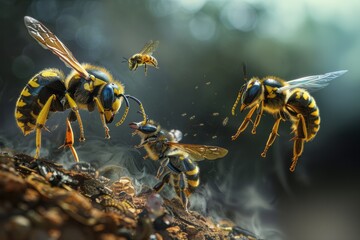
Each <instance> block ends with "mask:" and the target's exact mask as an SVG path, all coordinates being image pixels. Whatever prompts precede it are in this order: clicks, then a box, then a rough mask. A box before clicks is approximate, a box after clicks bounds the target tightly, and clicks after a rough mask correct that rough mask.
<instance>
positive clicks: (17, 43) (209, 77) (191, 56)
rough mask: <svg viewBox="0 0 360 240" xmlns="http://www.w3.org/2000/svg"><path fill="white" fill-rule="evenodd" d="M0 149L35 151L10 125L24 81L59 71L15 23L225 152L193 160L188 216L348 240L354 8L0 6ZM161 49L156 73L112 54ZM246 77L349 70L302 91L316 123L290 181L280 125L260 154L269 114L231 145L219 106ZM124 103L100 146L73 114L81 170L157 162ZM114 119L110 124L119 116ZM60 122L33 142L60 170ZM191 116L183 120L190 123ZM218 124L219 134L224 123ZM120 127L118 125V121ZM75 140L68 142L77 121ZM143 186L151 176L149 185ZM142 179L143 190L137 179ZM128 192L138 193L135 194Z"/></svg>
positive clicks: (351, 225) (322, 4)
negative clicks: (32, 28) (42, 33)
mask: <svg viewBox="0 0 360 240" xmlns="http://www.w3.org/2000/svg"><path fill="white" fill-rule="evenodd" d="M0 2H1V5H0V29H1V37H0V41H1V42H0V43H1V65H0V69H1V71H0V116H1V119H0V124H1V125H0V126H1V127H0V144H1V147H2V148H3V149H6V148H13V149H16V150H17V151H23V152H26V153H29V154H34V149H35V135H34V134H31V135H30V136H26V137H24V136H22V134H21V132H20V130H19V129H18V128H17V126H16V124H15V119H14V116H13V112H14V107H15V102H16V100H17V98H18V96H19V94H20V92H21V90H22V88H23V87H24V86H25V85H26V83H27V81H28V80H29V79H30V78H31V77H32V76H33V75H34V74H35V73H37V72H38V71H40V70H41V69H44V68H49V67H56V68H60V69H62V70H63V71H65V72H66V73H68V72H69V69H68V68H66V67H65V66H64V64H63V63H62V62H61V61H60V60H59V59H58V58H57V57H56V56H55V55H53V54H52V53H50V52H49V51H47V50H43V49H42V48H41V47H40V46H39V45H38V44H37V43H36V42H35V41H34V39H32V38H31V37H30V35H29V34H28V32H27V30H26V28H25V26H24V23H23V17H24V16H25V15H29V16H32V17H34V18H36V19H38V20H40V21H42V22H43V23H44V24H45V25H46V26H47V27H48V28H49V29H51V30H52V31H53V32H54V33H55V34H56V35H57V36H58V37H59V38H60V39H61V40H62V41H63V42H64V43H65V44H66V45H67V46H68V48H69V49H70V50H71V51H72V52H73V54H74V56H75V57H76V58H77V59H78V60H79V61H80V62H89V63H93V64H96V65H101V66H104V67H106V68H107V69H109V70H110V71H111V72H112V73H113V75H114V76H115V77H116V78H117V79H119V80H120V81H121V82H122V83H124V85H125V88H126V92H127V93H128V94H131V95H133V96H136V97H137V98H139V99H141V101H142V102H143V104H144V106H145V109H146V111H147V114H148V115H149V116H150V118H152V119H154V120H156V121H158V122H160V123H161V125H162V126H163V127H164V128H167V129H173V128H175V129H179V130H181V131H182V132H183V133H184V134H185V137H184V139H183V142H186V143H193V144H207V145H218V146H222V147H226V148H228V149H229V154H228V155H227V157H225V158H224V159H222V160H218V161H213V162H210V161H208V162H206V161H204V162H201V163H200V168H201V180H202V185H201V186H200V188H199V190H198V192H197V193H196V194H194V195H193V197H192V199H191V203H192V209H194V210H197V211H201V212H203V213H204V214H206V215H208V216H211V217H213V218H215V219H223V218H229V219H231V220H232V221H234V222H236V224H237V225H239V226H242V227H244V228H246V229H248V230H250V231H252V232H254V233H256V234H257V235H258V236H261V237H262V238H264V239H344V238H345V239H356V238H357V237H358V235H359V234H360V232H359V230H358V228H357V227H356V226H357V225H358V222H359V220H360V219H359V214H358V213H359V208H360V205H359V202H360V190H359V189H360V188H359V184H360V176H359V170H360V162H359V160H360V157H359V152H358V150H359V149H360V141H359V139H360V126H359V124H358V123H359V120H360V94H359V90H360V81H359V77H358V76H360V68H359V67H358V65H359V55H360V27H359V20H360V17H359V14H358V13H359V12H360V2H359V1H356V0H344V1H324V0H317V1H312V0H301V1H281V0H271V1H265V0H253V1H250V0H248V1H236V0H228V1H225V0H178V1H175V0H149V1H140V0H127V1H109V0H107V1H82V0H76V1H55V0H36V1H35V0H34V1H11V0H1V1H0ZM151 39H152V40H159V41H160V45H159V48H158V49H157V51H156V52H155V53H154V56H155V57H156V58H157V60H158V62H159V69H154V68H149V69H148V76H147V77H145V76H144V72H143V68H140V69H138V70H137V71H136V72H130V71H129V70H128V68H127V64H125V63H122V60H123V57H126V58H128V57H130V56H131V55H132V54H134V53H136V52H138V51H139V50H140V49H141V48H142V47H143V45H144V44H145V43H146V42H147V41H149V40H151ZM243 62H245V63H246V64H247V66H248V75H249V76H258V77H264V76H267V75H274V76H278V77H281V78H283V79H285V80H291V79H295V78H299V77H303V76H308V75H316V74H323V73H326V72H331V71H336V70H342V69H347V70H349V72H348V73H347V74H345V75H343V76H342V77H340V78H339V79H336V80H334V81H333V82H332V83H331V84H330V85H329V86H328V87H326V88H325V89H323V90H321V91H318V92H315V93H313V96H314V97H315V99H316V101H317V104H318V106H319V108H320V113H321V118H322V121H321V129H320V132H319V133H318V135H317V137H316V138H315V139H314V140H313V141H312V142H309V143H307V144H306V145H305V150H304V153H303V155H302V156H301V158H300V159H299V163H298V166H297V170H296V172H295V173H293V174H291V173H289V171H288V168H289V166H290V160H291V156H292V142H289V140H290V139H291V138H292V135H291V134H290V123H288V122H287V123H282V124H281V126H280V130H279V134H280V137H279V138H277V140H276V142H275V143H274V145H273V147H272V148H271V149H270V150H269V152H268V156H267V158H266V159H263V158H261V157H260V153H261V152H262V150H263V148H264V146H265V143H266V140H267V137H268V135H269V133H270V131H271V128H272V125H273V123H274V118H273V117H272V116H271V115H269V114H266V115H265V116H264V117H263V118H262V121H261V124H260V126H259V127H258V129H257V134H256V135H252V134H251V133H250V129H248V130H247V131H246V132H245V133H243V134H242V135H241V136H240V137H239V138H238V139H237V140H236V141H231V140H230V136H231V135H233V134H234V133H235V132H236V130H237V128H238V126H239V125H240V123H241V121H242V120H243V118H244V117H245V113H242V114H240V113H239V111H238V110H237V115H236V116H231V107H232V105H233V103H234V101H235V98H236V96H237V93H238V90H239V88H240V86H241V85H242V84H243V83H244V81H243V73H242V69H241V65H242V63H243ZM136 111H137V106H136V105H135V104H132V108H131V110H130V112H131V113H130V114H129V116H128V118H127V120H126V122H125V124H124V125H123V126H120V127H118V128H115V126H114V125H113V124H112V125H110V130H111V132H110V133H111V135H112V138H111V139H110V140H109V141H105V140H103V134H104V133H103V128H102V126H101V123H100V120H99V116H98V114H97V113H95V112H94V113H90V114H89V113H87V112H81V115H82V117H83V120H85V121H84V122H85V134H86V138H87V141H86V142H85V143H83V144H80V143H78V142H77V143H76V148H77V150H78V151H79V157H80V159H81V160H84V161H85V160H86V161H90V162H94V163H96V164H100V165H103V164H117V165H120V164H123V165H124V166H125V167H127V168H129V171H130V172H131V173H132V174H134V175H136V176H143V175H144V174H148V175H149V176H152V174H153V173H154V172H155V171H156V167H157V165H155V164H154V163H152V162H150V161H143V160H142V156H143V155H144V152H143V151H138V150H134V149H133V148H132V146H134V145H135V144H137V143H138V142H139V139H138V138H137V137H134V138H132V137H131V130H130V129H129V128H128V127H127V124H128V123H130V122H131V121H139V120H140V116H139V114H137V113H136ZM119 115H120V114H119ZM66 116H67V114H64V113H56V114H54V115H53V117H52V118H51V119H50V120H49V122H48V124H47V125H48V127H49V129H50V131H51V133H48V132H44V134H43V136H44V137H43V148H42V156H50V158H54V159H59V161H61V162H65V163H69V162H71V156H70V153H69V152H64V151H60V150H58V149H57V147H58V146H60V145H61V144H62V142H63V138H64V131H65V122H64V120H65V118H66ZM193 116H195V117H193ZM226 117H229V121H228V124H227V125H226V126H223V124H222V122H223V120H224V119H225V118H226ZM118 119H120V116H118ZM73 125H74V127H73V128H74V130H75V131H76V134H77V136H78V132H77V130H78V129H77V124H76V123H75V124H73ZM149 181H150V182H151V183H150V185H151V184H152V183H154V182H155V179H153V178H152V179H151V180H149ZM140 182H141V181H140ZM140 182H139V184H140ZM142 183H143V182H142Z"/></svg>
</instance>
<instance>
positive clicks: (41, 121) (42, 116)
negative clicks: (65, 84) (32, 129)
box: [34, 94, 56, 159]
mask: <svg viewBox="0 0 360 240" xmlns="http://www.w3.org/2000/svg"><path fill="white" fill-rule="evenodd" d="M55 99H56V95H55V94H53V95H51V96H50V97H49V98H48V100H46V103H45V105H44V107H43V108H42V109H41V111H40V113H39V116H38V117H37V119H36V153H35V157H34V158H35V159H38V158H39V156H40V149H41V129H42V128H43V127H44V126H45V123H46V120H47V118H48V115H49V111H50V106H51V103H52V101H54V100H55Z"/></svg>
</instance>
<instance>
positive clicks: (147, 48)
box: [140, 40, 159, 55]
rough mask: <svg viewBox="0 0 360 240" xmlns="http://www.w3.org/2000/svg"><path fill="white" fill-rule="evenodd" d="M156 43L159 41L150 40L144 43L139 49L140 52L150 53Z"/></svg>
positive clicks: (155, 46)
mask: <svg viewBox="0 0 360 240" xmlns="http://www.w3.org/2000/svg"><path fill="white" fill-rule="evenodd" d="M158 45H159V41H153V40H150V41H149V42H148V43H146V44H145V46H144V47H143V49H141V51H140V53H141V54H148V55H152V54H153V52H154V51H155V49H156V48H157V46H158Z"/></svg>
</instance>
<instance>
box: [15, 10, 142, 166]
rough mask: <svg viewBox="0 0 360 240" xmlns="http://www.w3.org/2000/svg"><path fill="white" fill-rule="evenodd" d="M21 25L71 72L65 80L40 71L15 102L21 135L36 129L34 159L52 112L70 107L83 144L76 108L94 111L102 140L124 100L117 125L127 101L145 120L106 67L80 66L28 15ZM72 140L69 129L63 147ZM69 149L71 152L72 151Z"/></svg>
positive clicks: (49, 71)
mask: <svg viewBox="0 0 360 240" xmlns="http://www.w3.org/2000/svg"><path fill="white" fill-rule="evenodd" d="M24 22H25V26H26V27H27V29H28V31H29V33H30V35H31V36H32V37H33V38H34V39H35V40H36V41H37V42H38V43H39V44H40V45H41V46H42V47H44V48H45V49H49V50H50V51H51V52H53V53H54V54H55V55H57V56H58V57H59V58H60V59H61V60H62V61H63V62H64V63H65V64H66V65H67V66H69V67H71V68H72V69H73V71H72V72H71V73H70V74H69V75H68V76H67V77H65V75H64V73H63V72H62V71H60V70H58V69H55V68H48V69H44V70H42V71H40V72H39V73H37V74H36V75H35V76H34V77H32V78H31V79H30V80H29V82H28V83H27V85H26V86H25V87H24V89H23V90H22V92H21V94H20V97H19V98H18V100H17V102H16V108H15V119H16V123H17V125H18V126H19V127H20V129H21V131H22V132H23V134H24V135H28V134H29V133H31V132H32V131H34V130H36V154H35V157H34V158H35V159H36V158H38V157H39V156H40V149H41V129H42V128H44V127H45V123H46V120H47V119H48V117H49V115H50V113H52V112H56V111H65V110H66V109H68V108H71V110H72V111H71V112H70V114H69V116H68V119H69V120H70V121H75V120H77V121H78V123H79V127H80V141H84V140H85V137H84V129H83V124H82V121H81V117H80V114H79V109H84V110H88V111H89V112H92V111H93V110H94V109H95V108H97V110H98V112H99V114H100V119H101V122H102V125H103V127H104V129H105V138H110V134H109V128H108V127H107V123H111V122H112V121H113V120H114V116H115V114H116V113H117V112H118V111H119V109H120V107H121V104H122V102H123V100H124V101H125V104H126V109H125V111H124V114H123V116H122V118H121V119H120V121H119V122H118V123H116V126H119V125H120V124H122V123H123V122H124V120H125V118H126V116H127V113H128V111H129V101H128V99H132V100H134V101H135V102H137V103H138V104H139V106H140V109H141V111H142V114H143V117H144V121H146V114H145V111H144V108H143V106H142V104H141V102H140V101H139V100H138V99H136V98H135V97H133V96H130V95H125V93H124V86H123V85H122V84H121V83H120V82H119V81H117V80H115V79H114V77H113V76H112V75H111V74H110V73H109V72H108V71H107V70H106V69H105V68H103V67H99V66H94V65H91V64H87V63H83V64H80V63H79V62H78V61H77V60H76V59H75V57H74V56H73V55H72V53H71V52H70V50H69V49H68V48H67V47H66V46H65V45H64V44H63V43H62V42H61V41H60V40H59V39H58V38H57V37H56V36H55V35H54V34H53V33H52V32H51V31H50V30H49V29H47V28H46V27H45V26H44V25H43V24H42V23H41V22H39V21H38V20H36V19H34V18H32V17H28V16H25V17H24ZM71 138H72V130H71V128H69V126H68V130H67V134H66V142H65V146H72V143H73V141H72V139H71ZM71 150H72V151H73V149H72V148H71ZM74 157H75V154H74ZM75 159H76V157H75Z"/></svg>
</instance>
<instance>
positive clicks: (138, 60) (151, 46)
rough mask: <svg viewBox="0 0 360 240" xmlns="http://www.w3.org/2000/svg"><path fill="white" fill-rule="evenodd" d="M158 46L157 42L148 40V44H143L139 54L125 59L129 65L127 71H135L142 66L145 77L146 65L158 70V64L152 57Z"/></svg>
mask: <svg viewBox="0 0 360 240" xmlns="http://www.w3.org/2000/svg"><path fill="white" fill-rule="evenodd" d="M158 45H159V41H152V40H150V41H149V42H148V43H146V44H145V46H144V47H143V49H142V50H141V51H140V53H136V54H134V55H133V56H132V57H131V58H129V59H126V60H127V61H128V64H129V69H130V70H131V71H135V70H136V69H137V68H138V67H139V66H142V65H144V68H145V76H146V74H147V65H149V66H153V67H155V68H158V62H157V60H156V58H154V57H153V56H152V54H153V52H154V51H155V50H156V48H157V46H158Z"/></svg>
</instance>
